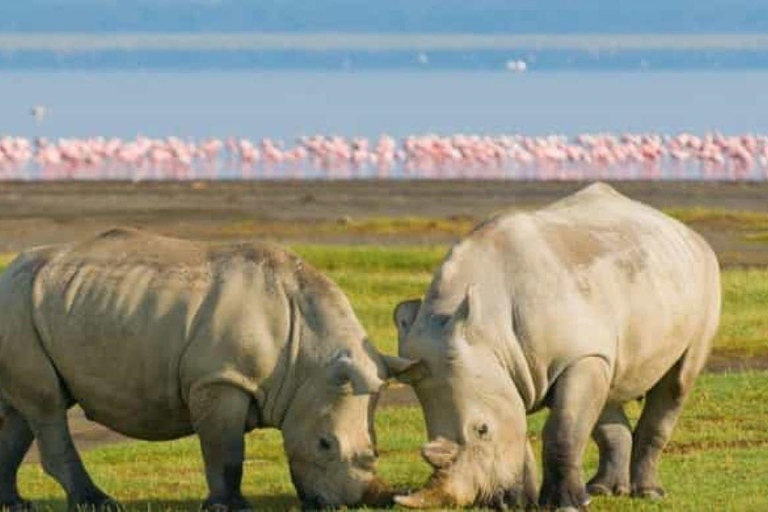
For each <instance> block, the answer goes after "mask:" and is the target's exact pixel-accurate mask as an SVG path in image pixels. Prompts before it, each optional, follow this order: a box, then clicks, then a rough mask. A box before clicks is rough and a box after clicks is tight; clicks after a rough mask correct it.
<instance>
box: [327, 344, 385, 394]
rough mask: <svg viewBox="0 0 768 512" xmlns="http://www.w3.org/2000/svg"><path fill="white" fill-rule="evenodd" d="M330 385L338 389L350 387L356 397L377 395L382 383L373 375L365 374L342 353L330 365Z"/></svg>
mask: <svg viewBox="0 0 768 512" xmlns="http://www.w3.org/2000/svg"><path fill="white" fill-rule="evenodd" d="M331 383H332V384H333V385H335V386H338V387H344V386H346V385H351V387H352V391H353V392H354V394H356V395H369V394H371V393H378V392H379V390H380V389H381V387H382V386H383V385H384V381H383V380H381V379H380V378H379V376H378V375H376V374H375V373H371V372H367V371H366V370H365V368H362V367H361V366H360V365H359V364H356V363H355V361H354V360H353V359H352V357H351V356H350V355H349V354H348V353H347V352H344V353H342V354H340V355H339V356H338V357H337V358H336V359H335V360H334V361H333V363H331Z"/></svg>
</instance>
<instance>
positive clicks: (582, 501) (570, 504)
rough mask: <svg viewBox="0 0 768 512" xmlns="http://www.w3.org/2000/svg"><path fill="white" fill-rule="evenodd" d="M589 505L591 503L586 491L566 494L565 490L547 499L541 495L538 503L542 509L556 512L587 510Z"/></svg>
mask: <svg viewBox="0 0 768 512" xmlns="http://www.w3.org/2000/svg"><path fill="white" fill-rule="evenodd" d="M590 503H592V500H591V498H590V497H589V495H588V494H587V493H586V491H582V492H568V491H567V490H566V491H561V492H559V493H558V494H557V495H551V496H549V497H548V498H545V495H544V494H542V496H541V499H540V501H539V505H541V506H542V507H543V508H544V509H550V510H551V509H554V510H557V511H558V512H565V511H568V512H577V511H579V510H588V508H589V504H590Z"/></svg>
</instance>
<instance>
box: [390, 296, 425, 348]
mask: <svg viewBox="0 0 768 512" xmlns="http://www.w3.org/2000/svg"><path fill="white" fill-rule="evenodd" d="M419 308H421V299H411V300H405V301H403V302H401V303H400V304H398V305H397V307H396V308H395V314H394V315H393V320H394V321H395V326H396V327H397V337H398V340H399V342H400V344H401V345H402V343H403V340H405V337H406V336H407V335H408V331H410V330H411V326H412V325H413V322H414V320H416V315H417V314H418V313H419Z"/></svg>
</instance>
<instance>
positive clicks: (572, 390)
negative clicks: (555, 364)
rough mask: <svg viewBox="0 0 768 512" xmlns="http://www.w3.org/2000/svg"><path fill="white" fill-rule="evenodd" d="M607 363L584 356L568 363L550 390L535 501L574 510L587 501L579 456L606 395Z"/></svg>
mask: <svg viewBox="0 0 768 512" xmlns="http://www.w3.org/2000/svg"><path fill="white" fill-rule="evenodd" d="M608 387H609V375H608V365H607V364H606V362H605V361H604V360H603V359H602V358H599V357H588V358H585V359H582V360H580V361H578V362H576V363H574V364H573V365H571V366H570V367H568V368H567V369H566V370H565V371H564V372H563V373H562V375H561V376H560V377H558V379H557V381H556V382H555V383H554V386H553V389H552V390H551V393H552V394H551V401H550V414H549V417H548V418H547V422H546V424H545V425H544V431H543V441H544V450H543V451H544V454H543V459H544V482H543V484H542V487H541V495H540V497H539V504H540V505H542V506H545V507H554V508H559V509H564V510H578V509H579V508H581V507H584V506H586V505H588V504H589V495H588V494H587V490H586V488H585V486H584V481H583V480H582V478H581V459H582V456H583V454H584V448H585V447H586V444H587V442H588V441H589V435H590V433H591V432H592V429H593V427H594V426H595V422H596V421H597V419H598V417H599V416H600V412H601V411H602V410H603V407H604V405H605V400H606V397H607V395H608Z"/></svg>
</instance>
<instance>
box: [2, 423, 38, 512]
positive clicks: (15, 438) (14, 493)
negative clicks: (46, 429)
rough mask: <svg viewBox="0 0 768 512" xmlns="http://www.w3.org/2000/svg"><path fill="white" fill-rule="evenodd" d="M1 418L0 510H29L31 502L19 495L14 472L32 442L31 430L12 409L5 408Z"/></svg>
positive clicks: (16, 471) (14, 511)
mask: <svg viewBox="0 0 768 512" xmlns="http://www.w3.org/2000/svg"><path fill="white" fill-rule="evenodd" d="M3 420H4V421H3V423H2V426H0V510H8V511H11V512H21V511H26V510H31V509H32V505H31V503H30V502H28V501H26V500H23V499H22V498H21V496H19V490H18V487H17V486H16V474H17V473H18V470H19V466H20V465H21V461H22V460H23V459H24V455H26V453H27V451H29V446H30V445H31V444H32V439H33V436H32V431H31V430H30V429H29V425H27V422H26V421H24V418H22V417H21V415H20V414H19V413H18V412H16V411H15V410H14V409H11V408H7V409H5V416H4V418H3Z"/></svg>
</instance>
